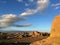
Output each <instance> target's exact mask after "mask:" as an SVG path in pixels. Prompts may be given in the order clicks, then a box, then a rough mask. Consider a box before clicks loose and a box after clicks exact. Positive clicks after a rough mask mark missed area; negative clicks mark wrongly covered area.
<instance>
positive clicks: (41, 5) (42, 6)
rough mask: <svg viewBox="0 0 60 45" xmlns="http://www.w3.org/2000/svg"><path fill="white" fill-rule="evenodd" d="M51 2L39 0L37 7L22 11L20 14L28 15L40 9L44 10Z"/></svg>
mask: <svg viewBox="0 0 60 45" xmlns="http://www.w3.org/2000/svg"><path fill="white" fill-rule="evenodd" d="M48 3H49V0H37V8H36V9H28V10H26V11H25V12H23V13H21V14H20V16H26V15H31V14H34V13H36V12H37V11H39V10H44V9H45V8H46V7H47V5H48Z"/></svg>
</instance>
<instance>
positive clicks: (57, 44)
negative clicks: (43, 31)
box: [30, 15, 60, 45]
mask: <svg viewBox="0 0 60 45" xmlns="http://www.w3.org/2000/svg"><path fill="white" fill-rule="evenodd" d="M30 45H60V15H58V16H56V17H55V18H54V20H53V22H52V28H51V35H50V37H48V38H47V39H43V40H41V41H36V42H33V43H31V44H30Z"/></svg>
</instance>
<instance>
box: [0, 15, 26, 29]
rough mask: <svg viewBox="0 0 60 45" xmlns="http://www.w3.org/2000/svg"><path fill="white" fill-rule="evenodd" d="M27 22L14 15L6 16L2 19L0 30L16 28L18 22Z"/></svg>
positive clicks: (0, 19)
mask: <svg viewBox="0 0 60 45" xmlns="http://www.w3.org/2000/svg"><path fill="white" fill-rule="evenodd" d="M22 20H25V19H24V18H21V17H19V16H16V15H14V14H6V15H2V16H1V17H0V28H3V27H10V26H14V25H15V23H16V22H19V21H22Z"/></svg>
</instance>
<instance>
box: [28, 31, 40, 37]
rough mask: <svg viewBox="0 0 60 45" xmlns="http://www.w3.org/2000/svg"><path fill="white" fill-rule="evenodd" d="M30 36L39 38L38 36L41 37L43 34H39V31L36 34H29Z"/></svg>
mask: <svg viewBox="0 0 60 45" xmlns="http://www.w3.org/2000/svg"><path fill="white" fill-rule="evenodd" d="M29 36H31V37H37V36H41V33H40V32H37V31H35V32H30V33H29Z"/></svg>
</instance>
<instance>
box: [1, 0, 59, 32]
mask: <svg viewBox="0 0 60 45" xmlns="http://www.w3.org/2000/svg"><path fill="white" fill-rule="evenodd" d="M37 1H38V0H0V16H3V15H10V14H12V15H13V14H15V15H16V16H20V17H21V18H26V20H24V21H20V22H17V23H16V24H32V25H31V26H29V27H6V28H3V29H1V30H7V31H10V30H14V31H16V30H20V31H34V30H35V31H41V32H50V30H51V25H52V20H53V18H54V17H55V16H56V15H58V14H60V0H45V1H47V2H46V3H45V2H44V0H43V1H42V3H43V4H41V5H42V6H41V5H40V2H39V4H37ZM40 1H41V0H40ZM44 3H45V4H44ZM38 7H39V8H38ZM40 7H41V9H40ZM28 10H30V12H28ZM31 10H32V11H31ZM35 11H36V12H35ZM0 20H1V19H0ZM0 23H1V22H0Z"/></svg>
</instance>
